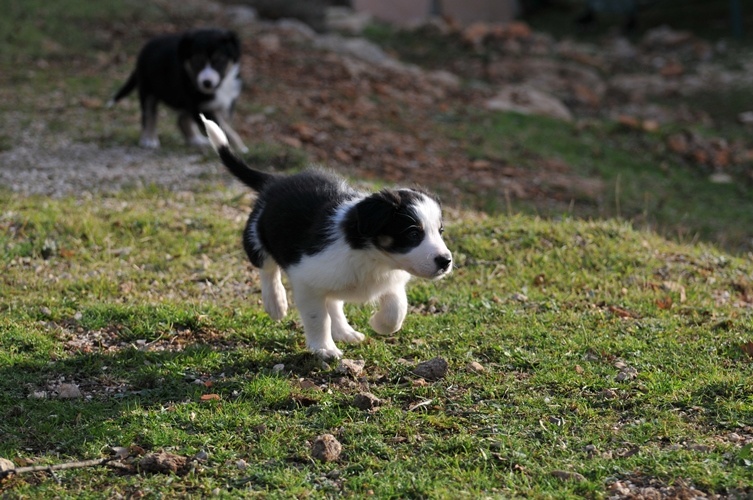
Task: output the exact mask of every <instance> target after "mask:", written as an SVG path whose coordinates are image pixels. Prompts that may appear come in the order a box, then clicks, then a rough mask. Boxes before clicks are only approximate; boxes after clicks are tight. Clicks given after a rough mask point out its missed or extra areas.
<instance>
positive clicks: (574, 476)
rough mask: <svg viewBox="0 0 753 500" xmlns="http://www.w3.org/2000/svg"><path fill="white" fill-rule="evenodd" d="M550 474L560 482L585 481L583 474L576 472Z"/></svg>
mask: <svg viewBox="0 0 753 500" xmlns="http://www.w3.org/2000/svg"><path fill="white" fill-rule="evenodd" d="M550 474H551V475H552V476H554V477H556V478H557V479H559V480H560V481H585V480H586V478H585V477H584V476H583V474H579V473H577V472H569V471H565V470H553V471H552V472H550Z"/></svg>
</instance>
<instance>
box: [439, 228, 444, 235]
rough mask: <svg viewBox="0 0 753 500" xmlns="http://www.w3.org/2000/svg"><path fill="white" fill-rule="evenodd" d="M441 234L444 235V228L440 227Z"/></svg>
mask: <svg viewBox="0 0 753 500" xmlns="http://www.w3.org/2000/svg"><path fill="white" fill-rule="evenodd" d="M439 234H444V226H439Z"/></svg>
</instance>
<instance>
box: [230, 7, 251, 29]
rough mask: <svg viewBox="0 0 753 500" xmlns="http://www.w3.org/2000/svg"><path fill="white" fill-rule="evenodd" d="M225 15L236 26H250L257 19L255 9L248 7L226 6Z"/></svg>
mask: <svg viewBox="0 0 753 500" xmlns="http://www.w3.org/2000/svg"><path fill="white" fill-rule="evenodd" d="M225 15H226V16H227V17H228V18H229V19H230V22H232V23H233V24H235V25H236V26H243V25H246V24H251V23H253V22H254V21H256V20H257V18H258V17H259V14H258V12H257V11H256V9H254V8H253V7H249V6H248V5H228V6H227V7H225Z"/></svg>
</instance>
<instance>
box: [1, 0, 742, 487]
mask: <svg viewBox="0 0 753 500" xmlns="http://www.w3.org/2000/svg"><path fill="white" fill-rule="evenodd" d="M85 3H86V5H85V6H84V4H83V3H80V2H74V1H71V2H66V6H67V7H68V8H66V9H62V10H58V9H59V7H57V4H54V3H50V2H39V3H35V4H34V5H36V6H37V7H40V8H41V7H44V8H45V9H49V13H50V16H44V17H40V19H42V20H41V21H36V22H30V23H27V24H24V26H25V29H24V30H21V31H17V30H16V29H15V28H14V27H13V26H14V25H9V24H7V23H6V24H0V27H1V29H2V31H0V33H2V40H3V42H2V43H3V44H4V46H7V47H9V49H11V50H9V51H0V53H1V54H3V56H2V57H3V58H6V57H7V58H11V59H12V61H11V60H9V59H2V60H3V61H4V62H3V64H4V65H5V66H6V67H7V71H3V72H2V75H0V78H3V80H2V83H11V84H13V85H15V86H16V87H14V88H16V92H18V94H17V95H18V96H19V97H18V99H17V100H15V101H13V102H11V101H9V100H8V99H5V98H4V99H3V103H0V106H3V108H2V109H3V110H4V111H6V112H11V111H12V112H13V113H17V114H18V113H21V114H24V116H25V118H24V120H25V122H26V123H28V122H31V121H34V120H38V119H44V120H48V121H50V122H54V119H55V118H56V116H58V115H60V118H59V122H57V126H58V127H59V128H60V131H65V132H68V133H70V134H71V135H72V136H73V137H74V138H75V139H77V140H84V141H95V142H102V143H103V144H105V145H108V144H109V145H121V144H124V143H126V142H127V141H132V140H133V139H134V137H136V134H137V129H136V126H135V121H136V118H135V117H134V122H133V123H131V124H130V125H129V126H131V128H129V129H127V131H126V132H123V131H121V130H120V128H118V127H116V126H115V125H114V124H112V123H108V122H107V119H106V115H97V116H98V117H97V118H94V119H95V120H100V121H96V122H94V128H96V130H94V131H92V130H91V128H89V129H87V128H86V127H83V126H82V123H85V122H82V121H81V120H66V119H64V118H65V117H70V116H71V115H75V114H79V113H80V114H84V113H87V111H86V109H84V108H81V106H79V104H80V103H78V102H76V103H73V104H72V103H71V99H74V98H73V97H71V96H78V95H80V94H83V93H84V92H83V90H86V91H87V92H89V93H95V91H96V93H97V95H104V96H106V95H108V94H109V90H110V89H112V88H113V87H114V86H115V84H114V83H113V81H112V80H110V79H108V78H105V77H104V76H102V75H101V74H99V72H100V70H101V67H98V66H97V65H96V59H97V57H96V54H97V53H98V51H100V50H102V47H99V46H98V42H97V40H98V38H97V36H83V37H79V38H76V37H74V38H71V39H70V40H71V41H70V45H68V42H66V43H65V44H63V43H62V42H61V41H60V40H64V39H65V38H61V33H62V34H64V33H67V32H69V31H75V30H77V29H79V30H84V29H87V30H89V31H88V34H89V35H92V33H95V35H96V31H95V30H92V29H91V28H90V26H92V25H94V24H95V21H96V23H97V24H98V25H108V23H110V22H111V21H108V19H111V18H110V16H111V15H115V14H117V16H118V19H119V21H118V22H117V23H113V26H114V28H115V29H122V28H123V26H130V25H131V24H133V25H137V26H138V29H143V30H144V31H145V33H146V32H148V31H149V29H152V28H154V27H153V26H151V27H150V26H145V25H143V23H144V22H145V19H147V18H148V19H156V21H154V20H152V21H150V22H166V21H164V16H165V14H164V13H162V12H161V11H160V9H158V8H153V9H151V8H150V9H147V10H142V9H141V8H140V7H139V5H138V4H137V3H123V4H119V6H118V7H112V6H110V5H109V3H108V2H85ZM0 4H1V5H3V7H4V8H5V10H4V11H5V12H10V13H13V16H9V17H8V18H13V19H16V20H18V19H20V18H24V16H27V17H28V16H30V15H31V14H30V13H31V12H32V8H33V7H34V5H32V4H31V3H28V2H24V3H19V2H1V3H0ZM53 4H54V5H53ZM155 5H158V4H155ZM34 8H35V7H34ZM61 8H62V7H61ZM115 8H117V9H123V10H118V12H117V13H113V12H111V9H115ZM39 12H41V11H39ZM52 14H55V15H52ZM35 15H36V14H35ZM14 16H15V17H14ZM40 16H41V15H40ZM152 16H153V17H152ZM8 18H3V19H8ZM3 19H0V23H2V22H4V21H3ZM55 19H57V20H58V21H57V23H58V24H56V21H55ZM66 23H67V24H66ZM66 26H67V27H66ZM113 26H110V27H111V28H112V27H113ZM26 28H28V30H26ZM135 38H137V37H135ZM135 38H134V39H135ZM89 49H91V50H92V51H93V52H89ZM37 51H38V52H37ZM51 53H52V54H58V55H57V56H55V57H50V54H51ZM73 54H84V55H81V56H77V57H78V59H75V58H71V59H70V60H68V59H66V57H72V55H73ZM90 54H95V55H90ZM40 57H41V58H42V59H38V58H40ZM18 62H22V63H24V64H26V65H24V64H21V65H19V64H17V63H18ZM11 63H13V64H11ZM30 65H31V66H30ZM68 66H70V67H74V68H76V69H78V70H81V71H83V76H81V75H82V73H81V71H77V72H75V73H76V74H77V75H78V76H77V77H75V78H74V77H73V76H72V75H71V74H70V73H71V72H69V71H66V68H67V67H68ZM29 68H32V69H29ZM98 68H99V69H98ZM37 84H39V85H40V87H35V85H37ZM8 88H9V87H8V86H5V89H6V90H5V91H3V92H5V93H4V94H3V96H5V97H7V96H8V94H7V92H8V90H7V89H8ZM39 88H41V89H42V92H41V93H40V94H39V95H44V96H45V99H44V100H43V102H41V103H40V102H39V101H38V100H37V101H34V95H33V94H34V92H33V91H34V90H35V89H37V90H38V89H39ZM488 125H491V126H488ZM13 133H14V132H11V131H9V130H7V129H6V130H0V147H2V148H3V149H10V148H11V147H12V141H11V140H10V139H9V137H11V136H13ZM448 133H455V134H459V135H469V136H478V138H479V140H477V141H474V144H475V146H474V147H473V148H472V149H470V150H469V154H472V155H476V156H478V157H479V158H485V157H499V156H503V158H504V159H507V160H509V161H511V162H520V163H522V164H524V165H525V164H526V163H525V162H526V161H529V160H531V152H532V151H537V152H538V153H537V154H542V155H545V156H547V157H552V158H558V159H560V160H562V161H567V162H568V163H572V164H574V165H576V166H577V165H582V168H583V171H584V172H590V171H593V172H594V173H599V175H604V176H605V178H606V179H607V180H609V181H610V182H613V185H614V186H616V185H617V180H618V179H620V180H619V185H620V191H621V192H622V193H623V197H619V196H615V199H614V200H612V201H609V200H607V201H604V202H600V203H602V205H601V206H600V205H598V204H597V205H592V206H591V210H592V212H591V213H592V214H594V215H599V214H600V212H599V210H601V209H602V208H601V207H616V206H617V205H618V204H619V206H620V211H621V213H622V214H623V215H634V213H633V212H634V211H637V212H641V211H643V210H650V211H654V205H652V203H654V202H655V198H653V196H656V197H657V198H658V197H660V196H664V197H665V198H666V201H665V202H664V203H665V204H667V205H669V206H674V205H673V204H679V205H680V208H677V209H673V210H677V213H678V214H682V213H684V212H683V210H688V209H689V208H688V207H689V205H688V204H687V203H684V200H683V198H685V197H687V194H688V193H687V192H685V191H684V192H683V193H685V196H683V197H677V196H670V194H669V193H671V192H672V189H670V187H671V186H672V184H671V182H675V180H677V179H674V178H672V177H670V176H669V174H665V173H662V174H661V175H660V176H659V177H656V176H652V175H655V173H654V172H652V171H651V169H650V165H651V164H652V162H654V161H655V158H652V157H651V155H650V154H649V153H641V154H635V151H636V150H635V149H634V146H635V143H636V142H639V143H640V141H643V140H646V139H644V138H640V137H636V136H635V135H632V134H630V133H625V132H619V131H618V132H616V133H614V132H612V131H611V129H610V128H609V127H608V126H607V127H606V128H605V129H603V130H602V129H597V130H585V131H582V130H580V131H579V130H576V129H574V128H569V127H561V126H555V124H554V123H553V122H549V121H547V120H540V119H535V118H531V119H529V118H523V117H517V116H508V115H493V116H492V115H489V116H482V117H470V118H469V120H468V121H467V123H460V124H458V127H457V129H456V130H455V131H454V132H452V131H450V132H448ZM127 134H130V135H127ZM500 138H502V139H500ZM649 139H650V138H649ZM179 147H181V146H180V145H179V144H178V141H177V140H173V141H172V142H170V140H168V141H167V147H166V148H165V150H166V152H165V153H164V154H170V152H171V148H173V149H177V148H179ZM644 147H645V145H644ZM546 148H549V149H546ZM648 149H649V150H650V147H649V148H648ZM631 152H632V153H631ZM259 154H263V151H262V152H260V153H259ZM584 158H585V159H584ZM602 164H603V165H606V167H604V170H601V169H600V168H601V165H602ZM534 165H535V162H532V163H531V166H532V167H533V166H534ZM597 169H598V170H597ZM603 172H606V173H603ZM634 175H635V177H634ZM644 175H645V176H646V177H645V179H646V180H644V181H641V184H640V186H642V187H641V188H640V189H639V190H637V191H635V192H636V193H638V194H633V195H631V194H628V193H632V192H633V191H631V189H633V188H632V187H631V186H632V183H635V182H638V181H635V180H633V179H635V178H642V176H644ZM677 175H679V176H682V174H677ZM662 176H666V179H667V180H666V182H667V185H666V186H665V185H664V184H662V183H659V182H657V180H656V179H657V178H659V179H664V178H665V177H662ZM673 179H674V180H673ZM678 182H679V181H678ZM654 186H655V187H656V189H654V190H651V191H650V193H651V195H652V197H650V198H645V197H643V196H641V193H645V192H648V191H649V187H654ZM689 186H690V187H689V188H688V189H691V188H692V189H695V188H698V189H701V187H700V186H701V184H700V182H699V183H698V184H697V185H696V184H690V185H689ZM713 189H719V190H720V191H719V192H718V193H716V194H715V193H714V192H712V191H710V190H709V191H703V193H704V194H703V196H708V205H702V206H703V207H706V208H702V209H699V210H701V211H703V210H709V209H708V207H709V206H712V204H713V203H717V204H718V203H719V202H718V200H719V198H723V199H725V200H727V201H729V200H735V203H737V204H738V207H739V206H743V207H745V206H749V205H746V204H745V203H748V204H749V201H747V200H745V199H744V192H742V191H740V192H738V191H737V190H739V189H742V188H739V187H737V188H732V187H718V188H713ZM611 191H612V192H614V191H616V190H611ZM617 200H619V202H617ZM634 200H640V201H634ZM469 203H471V204H473V205H476V206H484V205H485V204H487V205H488V207H487V208H489V209H490V212H499V211H506V210H507V207H505V206H504V205H502V204H500V201H499V199H496V198H495V199H492V198H480V199H475V200H469ZM248 206H249V199H248V197H246V196H244V195H239V194H238V192H237V191H234V190H229V189H227V188H225V187H223V186H221V185H215V184H211V183H210V184H208V185H206V186H204V187H203V189H201V190H199V191H198V192H194V193H187V192H168V191H161V190H158V189H148V188H147V189H143V190H133V191H127V192H122V193H119V194H115V195H97V194H94V195H92V196H90V197H86V198H85V199H81V198H73V197H69V198H62V199H48V198H42V197H23V196H19V195H14V194H10V193H8V192H5V191H3V192H0V263H2V268H3V273H2V276H0V297H2V301H0V457H4V458H8V459H11V460H13V461H14V462H15V463H16V465H19V466H22V465H52V464H57V463H62V462H69V461H77V460H84V459H95V458H102V457H108V456H110V454H111V450H112V449H113V448H118V449H119V448H126V449H127V451H125V452H123V451H122V450H121V452H122V453H123V456H125V455H128V456H127V457H126V458H124V459H123V460H121V461H119V463H120V466H119V467H115V466H114V465H112V466H107V467H89V468H82V469H75V470H67V471H58V472H55V473H54V474H51V473H47V472H37V473H33V474H25V475H18V476H14V477H11V478H5V479H3V480H1V481H0V495H2V496H4V497H5V496H7V497H9V498H101V497H116V496H118V495H122V496H126V497H134V498H137V497H142V496H148V497H160V496H162V497H176V496H196V497H198V496H208V495H218V496H224V497H228V498H231V497H232V498H236V497H241V496H248V497H252V496H265V497H294V496H306V495H310V496H317V497H320V496H321V497H323V496H340V495H342V496H346V497H352V498H360V497H364V496H368V495H373V496H376V497H380V498H381V497H401V498H403V497H419V498H425V497H444V498H457V497H467V498H478V497H483V496H493V497H494V496H496V497H521V496H530V497H551V498H566V497H582V496H586V497H594V498H598V497H604V496H606V495H610V494H615V495H618V496H619V494H620V492H621V491H623V490H622V489H621V488H627V489H628V491H632V492H636V491H638V490H636V489H635V488H640V487H652V488H655V489H656V490H657V491H658V490H660V489H661V488H665V490H664V491H665V493H666V492H670V491H674V492H677V494H678V495H679V494H685V495H689V494H691V493H692V490H691V488H696V489H697V490H699V491H701V492H704V493H708V494H711V493H717V494H721V495H739V496H744V495H746V494H748V495H750V494H753V490H751V489H750V484H752V483H753V466H752V465H751V463H752V461H753V452H752V451H751V446H753V444H752V443H753V428H751V423H752V422H753V392H752V390H751V385H750V380H751V376H752V375H753V373H752V372H753V358H751V352H753V348H752V347H751V345H752V343H753V316H752V315H751V304H752V303H753V262H751V260H750V258H749V257H747V256H742V255H735V254H732V253H727V252H725V251H722V250H719V249H717V248H716V247H714V246H711V245H706V244H702V243H701V244H698V243H696V244H693V245H683V244H677V243H673V242H671V241H667V240H666V239H664V238H662V237H660V236H657V235H656V234H654V233H652V232H647V231H644V232H637V231H635V230H633V229H632V228H631V226H630V225H628V224H627V223H624V222H619V221H614V220H607V221H605V222H587V221H583V220H578V219H575V218H571V217H570V216H569V215H568V214H567V213H565V214H564V217H563V212H559V213H558V215H559V219H560V220H558V221H557V222H552V221H548V220H545V219H542V218H537V217H534V216H531V215H516V214H515V213H512V214H510V215H504V216H481V215H478V214H474V213H467V212H462V211H458V210H451V214H450V217H449V220H448V224H447V240H448V245H449V246H450V248H451V249H452V251H453V252H454V255H455V258H456V261H457V263H458V268H457V269H456V271H455V272H454V273H453V274H452V275H451V276H450V277H449V278H447V279H445V280H443V281H440V282H421V281H416V282H414V283H413V284H412V285H411V287H410V290H409V299H410V303H411V313H410V315H409V317H408V319H407V321H406V324H405V326H404V328H403V330H402V331H401V332H400V333H399V334H397V335H395V336H392V337H386V338H385V337H378V336H375V335H373V334H369V339H368V341H367V342H366V343H364V344H363V345H359V346H346V347H345V355H346V356H347V357H348V358H353V359H363V360H365V363H366V365H365V369H364V372H363V374H361V375H359V376H351V375H348V374H345V375H343V374H341V373H339V372H337V371H336V366H334V365H333V366H326V365H322V364H321V363H319V362H318V361H317V360H316V359H315V358H312V357H311V356H309V355H307V354H305V352H304V342H303V337H302V333H301V326H300V321H299V318H298V315H297V313H296V312H295V311H294V312H293V313H292V314H291V315H290V316H289V317H288V318H287V319H286V320H284V321H283V322H280V323H275V322H273V321H271V320H270V319H269V318H268V317H267V316H266V315H265V314H264V313H263V311H262V308H261V306H260V297H259V283H258V276H257V275H256V273H255V272H253V271H251V270H250V268H249V266H248V264H247V263H246V260H245V258H244V256H243V254H242V250H241V247H240V231H241V228H242V225H243V223H244V221H245V218H246V215H247V210H248ZM644 207H647V208H644ZM545 209H546V207H543V208H541V212H542V213H543V212H544V211H545ZM615 209H616V208H615ZM515 211H516V210H513V212H515ZM610 213H611V212H610ZM641 213H642V212H641ZM718 214H719V215H718V220H719V221H720V222H719V223H720V224H723V225H724V227H725V228H732V227H733V226H735V225H737V227H739V228H741V229H740V230H741V231H743V230H744V229H742V228H744V227H745V224H747V219H745V218H744V217H745V211H744V210H738V211H737V212H735V211H733V210H732V209H729V211H727V209H719V211H718ZM606 215H609V213H607V214H606ZM701 215H704V214H701ZM741 217H742V218H741ZM662 220H666V224H667V227H666V228H661V229H662V230H663V233H664V234H669V235H673V234H677V233H678V232H679V231H678V230H677V229H676V228H678V227H681V223H683V220H684V219H683V218H682V216H681V215H678V216H677V217H674V218H673V217H671V211H668V212H666V219H662ZM691 227H693V228H696V227H697V226H695V225H694V226H691ZM691 234H695V233H691ZM704 234H707V233H704ZM708 238H709V239H711V238H712V237H711V236H708ZM347 313H348V316H349V318H350V319H351V320H352V322H353V323H354V326H356V328H358V329H361V330H362V331H364V332H367V333H370V330H369V328H368V326H367V325H368V323H367V321H368V317H369V314H370V309H369V308H368V307H366V308H360V307H351V308H349V309H348V310H347ZM435 356H441V357H443V358H445V359H447V361H448V362H449V372H448V374H447V375H446V376H445V377H443V378H441V379H439V380H437V381H425V380H422V379H419V377H417V376H415V375H414V374H413V373H412V368H413V366H414V364H415V363H417V362H420V361H424V360H428V359H430V358H433V357H435ZM473 362H476V363H478V364H479V365H480V366H481V368H483V371H479V368H478V366H476V367H475V369H473V368H470V367H469V364H470V363H473ZM279 365H283V366H282V368H281V369H280V366H279ZM276 366H277V369H275V367H276ZM66 384H75V385H77V386H78V387H79V388H80V391H81V393H82V397H81V398H72V399H64V398H60V397H58V396H59V392H60V391H61V390H64V389H65V388H66ZM365 391H369V392H371V393H373V394H374V395H376V396H377V397H378V398H380V400H381V403H380V404H379V405H378V406H377V407H376V408H375V409H373V410H371V411H369V410H361V409H358V408H356V407H355V406H353V401H354V398H355V396H356V395H358V394H360V393H362V392H365ZM322 433H332V434H333V435H335V436H336V437H337V439H338V440H339V441H340V442H341V443H342V446H343V452H342V455H341V456H340V458H339V459H338V460H337V461H334V462H327V463H322V462H320V461H318V460H316V459H314V458H312V451H311V443H312V441H313V440H314V439H315V438H316V436H318V435H320V434H322ZM159 451H166V452H170V453H172V454H175V455H176V456H178V457H185V458H186V459H188V462H189V465H188V466H187V467H186V468H184V469H182V470H181V471H180V472H179V473H176V474H172V473H171V474H167V475H165V474H161V473H153V472H146V471H143V470H139V469H138V464H139V463H140V461H141V460H142V458H143V457H144V456H147V455H148V454H149V453H152V452H159ZM667 488H670V489H667Z"/></svg>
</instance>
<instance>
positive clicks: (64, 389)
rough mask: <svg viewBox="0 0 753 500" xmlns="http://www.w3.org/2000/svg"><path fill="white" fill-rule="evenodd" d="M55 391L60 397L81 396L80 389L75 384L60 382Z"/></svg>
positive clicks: (75, 397)
mask: <svg viewBox="0 0 753 500" xmlns="http://www.w3.org/2000/svg"><path fill="white" fill-rule="evenodd" d="M57 392H58V397H59V398H61V399H78V398H80V397H82V394H81V390H80V389H79V388H78V386H77V385H76V384H60V385H59V386H58V391H57Z"/></svg>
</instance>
